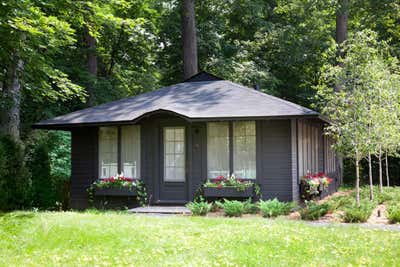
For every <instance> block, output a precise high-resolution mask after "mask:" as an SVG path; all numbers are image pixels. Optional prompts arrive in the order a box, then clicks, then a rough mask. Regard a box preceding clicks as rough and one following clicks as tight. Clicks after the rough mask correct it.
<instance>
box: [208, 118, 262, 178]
mask: <svg viewBox="0 0 400 267" xmlns="http://www.w3.org/2000/svg"><path fill="white" fill-rule="evenodd" d="M230 129H231V130H230ZM230 148H232V149H230ZM231 173H233V174H235V175H236V176H237V177H239V178H246V179H256V123H255V121H240V122H233V123H230V122H211V123H208V124H207V175H208V178H215V177H217V176H219V175H223V176H225V177H227V176H229V175H230V174H231Z"/></svg>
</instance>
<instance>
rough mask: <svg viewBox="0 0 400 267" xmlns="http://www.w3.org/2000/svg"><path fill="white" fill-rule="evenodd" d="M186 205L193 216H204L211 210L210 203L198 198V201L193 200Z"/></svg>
mask: <svg viewBox="0 0 400 267" xmlns="http://www.w3.org/2000/svg"><path fill="white" fill-rule="evenodd" d="M186 207H187V208H188V209H190V211H191V212H192V214H193V215H195V216H204V215H206V214H207V213H208V212H209V211H210V210H211V204H209V203H207V202H206V201H204V199H200V200H199V201H193V202H189V203H188V204H186Z"/></svg>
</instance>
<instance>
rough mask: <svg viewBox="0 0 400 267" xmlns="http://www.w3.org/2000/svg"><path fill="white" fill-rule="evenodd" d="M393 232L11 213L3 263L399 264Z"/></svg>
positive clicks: (4, 220) (399, 240)
mask: <svg viewBox="0 0 400 267" xmlns="http://www.w3.org/2000/svg"><path fill="white" fill-rule="evenodd" d="M399 259H400V232H398V231H383V230H369V229H365V228H361V227H358V226H351V227H316V226H310V225H307V224H306V223H304V222H297V221H288V220H284V219H276V220H268V219H263V218H243V219H237V218H236V219H235V218H234V219H229V218H201V217H180V216H172V217H147V216H136V215H129V214H123V213H112V212H109V213H97V214H96V213H76V212H65V213H57V212H54V213H51V212H43V213H40V212H39V213H33V212H32V213H30V212H14V213H8V214H3V215H2V216H1V217H0V265H2V266H39V265H41V266H57V265H63V266H69V265H70V266H77V265H80V266H95V265H96V266H113V265H133V266H165V265H170V266H178V265H179V266H182V265H191V266H209V265H215V266H217V265H219V266H243V265H246V266H256V265H263V266H266V265H268V266H271V265H273V266H276V265H286V266H299V265H300V266H302V265H304V266H310V265H311V266H343V265H346V266H347V265H350V264H352V265H375V266H381V265H387V266H395V265H400V261H399Z"/></svg>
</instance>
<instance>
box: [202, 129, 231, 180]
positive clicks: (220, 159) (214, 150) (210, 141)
mask: <svg viewBox="0 0 400 267" xmlns="http://www.w3.org/2000/svg"><path fill="white" fill-rule="evenodd" d="M207 166H208V167H207V175H208V178H215V177H217V176H219V175H223V176H225V177H226V176H229V123H228V122H210V123H208V124H207Z"/></svg>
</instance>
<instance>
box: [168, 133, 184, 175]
mask: <svg viewBox="0 0 400 267" xmlns="http://www.w3.org/2000/svg"><path fill="white" fill-rule="evenodd" d="M164 181H166V182H184V181H185V128H183V127H167V128H164Z"/></svg>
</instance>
